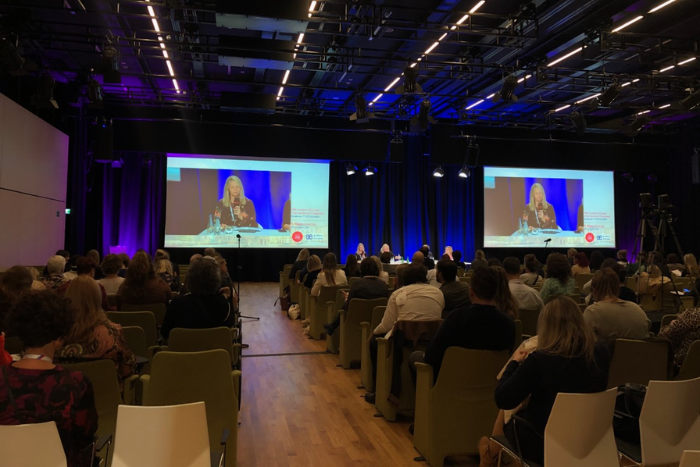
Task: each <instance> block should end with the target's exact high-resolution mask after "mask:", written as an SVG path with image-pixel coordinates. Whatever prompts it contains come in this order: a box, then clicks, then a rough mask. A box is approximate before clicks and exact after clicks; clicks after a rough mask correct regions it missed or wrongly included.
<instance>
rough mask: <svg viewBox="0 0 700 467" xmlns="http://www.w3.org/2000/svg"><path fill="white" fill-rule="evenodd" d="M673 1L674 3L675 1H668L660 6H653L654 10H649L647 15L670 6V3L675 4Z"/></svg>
mask: <svg viewBox="0 0 700 467" xmlns="http://www.w3.org/2000/svg"><path fill="white" fill-rule="evenodd" d="M675 1H676V0H668V1H667V2H664V3H662V4H661V5H659V6H655V7H654V8H652V9H651V10H649V13H654V12H655V11H659V10H660V9H662V8H663V7H665V6H668V5H670V4H671V3H673V2H675Z"/></svg>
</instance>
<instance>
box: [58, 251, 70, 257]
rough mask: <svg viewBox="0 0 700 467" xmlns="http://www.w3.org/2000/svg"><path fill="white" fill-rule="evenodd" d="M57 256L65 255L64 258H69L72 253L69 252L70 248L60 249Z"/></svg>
mask: <svg viewBox="0 0 700 467" xmlns="http://www.w3.org/2000/svg"><path fill="white" fill-rule="evenodd" d="M56 255H57V256H63V257H64V258H66V259H68V258H70V253H68V250H58V251H57V252H56Z"/></svg>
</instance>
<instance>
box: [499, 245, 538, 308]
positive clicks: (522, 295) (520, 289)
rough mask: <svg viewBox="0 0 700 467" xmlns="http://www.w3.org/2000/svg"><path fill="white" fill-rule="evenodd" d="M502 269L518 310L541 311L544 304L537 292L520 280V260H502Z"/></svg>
mask: <svg viewBox="0 0 700 467" xmlns="http://www.w3.org/2000/svg"><path fill="white" fill-rule="evenodd" d="M503 269H505V271H506V275H507V276H508V287H509V288H510V293H512V294H513V297H515V301H516V302H518V308H519V309H520V310H537V311H542V308H544V302H543V301H542V297H541V296H540V294H539V292H537V290H535V289H534V288H532V287H530V286H529V285H525V283H523V281H522V280H520V260H519V259H518V258H516V257H514V256H509V257H508V258H506V259H504V260H503Z"/></svg>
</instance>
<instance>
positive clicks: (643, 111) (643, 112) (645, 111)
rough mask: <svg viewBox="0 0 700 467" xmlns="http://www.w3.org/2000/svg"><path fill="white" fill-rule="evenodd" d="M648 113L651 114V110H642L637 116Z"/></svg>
mask: <svg viewBox="0 0 700 467" xmlns="http://www.w3.org/2000/svg"><path fill="white" fill-rule="evenodd" d="M649 112H651V110H642V111H641V112H639V113H638V114H637V115H644V114H648V113H649Z"/></svg>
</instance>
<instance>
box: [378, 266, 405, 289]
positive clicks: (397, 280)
mask: <svg viewBox="0 0 700 467" xmlns="http://www.w3.org/2000/svg"><path fill="white" fill-rule="evenodd" d="M408 266H409V265H408V264H399V265H398V266H396V275H395V276H394V290H398V289H400V288H401V287H403V285H404V284H403V277H404V276H403V273H404V272H405V271H406V268H407V267H408ZM379 278H380V279H381V273H380V276H379Z"/></svg>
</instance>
